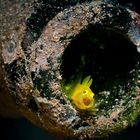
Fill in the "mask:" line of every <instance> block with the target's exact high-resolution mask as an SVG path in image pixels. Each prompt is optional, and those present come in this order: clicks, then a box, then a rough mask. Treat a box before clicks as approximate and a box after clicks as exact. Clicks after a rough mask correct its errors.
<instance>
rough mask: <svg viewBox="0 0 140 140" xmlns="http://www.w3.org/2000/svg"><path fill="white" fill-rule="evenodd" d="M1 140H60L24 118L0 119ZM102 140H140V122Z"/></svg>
mask: <svg viewBox="0 0 140 140" xmlns="http://www.w3.org/2000/svg"><path fill="white" fill-rule="evenodd" d="M0 140H58V138H57V137H56V136H55V135H54V136H52V135H49V134H47V133H46V132H44V131H43V130H42V129H40V128H38V127H36V126H34V125H32V124H31V123H30V122H29V121H27V120H26V119H24V118H19V119H0ZM100 140H140V120H138V121H137V123H136V124H135V125H134V126H130V127H129V128H128V129H126V130H125V131H123V132H120V133H117V134H115V135H113V136H110V137H108V138H105V139H100Z"/></svg>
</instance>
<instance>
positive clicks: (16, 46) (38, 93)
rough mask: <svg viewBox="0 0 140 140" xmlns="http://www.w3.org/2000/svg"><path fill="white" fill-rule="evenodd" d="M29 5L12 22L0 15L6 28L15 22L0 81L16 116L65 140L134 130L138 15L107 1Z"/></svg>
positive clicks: (138, 101) (51, 0)
mask: <svg viewBox="0 0 140 140" xmlns="http://www.w3.org/2000/svg"><path fill="white" fill-rule="evenodd" d="M7 1H8V0H7ZM34 4H35V7H34V8H33V10H29V9H28V8H27V9H26V10H27V11H26V12H25V13H24V14H23V15H22V13H20V12H24V10H21V9H19V12H17V14H18V16H17V18H18V19H17V18H15V20H13V21H12V20H10V18H9V20H7V17H8V16H5V12H3V13H4V16H3V18H5V20H4V21H7V23H8V22H11V21H12V24H9V25H10V26H7V31H8V33H7V34H6V36H5V37H3V39H5V40H4V41H2V44H3V47H0V53H1V56H2V57H0V59H1V58H2V61H3V66H2V70H3V71H4V72H3V74H4V76H3V77H4V78H3V79H4V80H5V82H6V88H7V89H8V90H9V91H10V93H11V94H10V95H12V96H13V97H14V98H13V100H14V102H15V103H16V104H17V106H18V108H19V109H20V111H21V113H23V114H24V116H26V117H27V118H28V119H29V120H31V121H32V122H34V123H36V124H37V125H38V126H41V127H42V128H44V129H45V130H46V131H49V132H51V133H55V134H60V135H61V136H62V135H63V136H64V137H65V139H67V138H68V137H72V138H73V137H78V138H80V139H93V138H97V137H103V136H107V135H109V134H110V133H113V132H117V131H120V130H122V129H124V128H126V127H128V126H129V125H130V124H134V122H135V120H136V119H137V117H138V116H139V112H140V53H139V52H140V51H139V50H140V49H139V48H140V47H139V44H140V33H139V31H140V17H139V15H138V14H137V13H135V12H133V11H131V10H128V9H126V8H125V7H122V6H121V5H119V4H116V3H114V1H111V0H96V1H94V0H63V1H61V0H48V1H46V0H38V1H37V3H36V2H35V3H34ZM34 4H33V5H34ZM10 5H11V4H10ZM16 5H17V4H16ZM20 6H21V5H19V7H20ZM25 7H26V6H25ZM6 9H7V10H8V9H9V8H6ZM10 9H11V8H10ZM13 9H18V8H15V7H14V8H13ZM9 13H11V11H9ZM12 13H15V12H12ZM26 13H28V14H26ZM10 15H11V14H10ZM27 17H28V18H27ZM23 19H27V20H26V23H24V20H23ZM22 22H23V23H22ZM15 23H16V24H15ZM10 27H11V28H10ZM24 29H25V30H24ZM0 71H1V70H0ZM79 73H82V76H78V75H79ZM88 75H89V76H88ZM86 76H87V77H86ZM92 78H93V82H92ZM93 92H94V93H95V95H94V93H93ZM10 95H9V96H10ZM78 102H80V104H78ZM92 109H93V110H94V112H95V113H90V112H91V110H92ZM88 110H89V111H88Z"/></svg>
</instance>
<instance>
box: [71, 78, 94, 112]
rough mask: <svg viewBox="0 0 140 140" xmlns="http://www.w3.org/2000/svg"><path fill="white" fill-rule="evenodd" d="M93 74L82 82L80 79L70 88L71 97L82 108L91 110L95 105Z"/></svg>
mask: <svg viewBox="0 0 140 140" xmlns="http://www.w3.org/2000/svg"><path fill="white" fill-rule="evenodd" d="M92 81H93V80H92V78H91V76H87V77H86V78H84V80H83V81H82V82H81V80H78V81H77V82H75V83H74V85H73V86H71V88H70V90H69V98H70V100H72V102H73V103H74V104H75V105H76V107H77V108H79V109H81V110H89V109H92V108H93V107H94V98H93V97H94V93H93V92H92V91H91V89H90V86H91V84H92Z"/></svg>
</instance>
